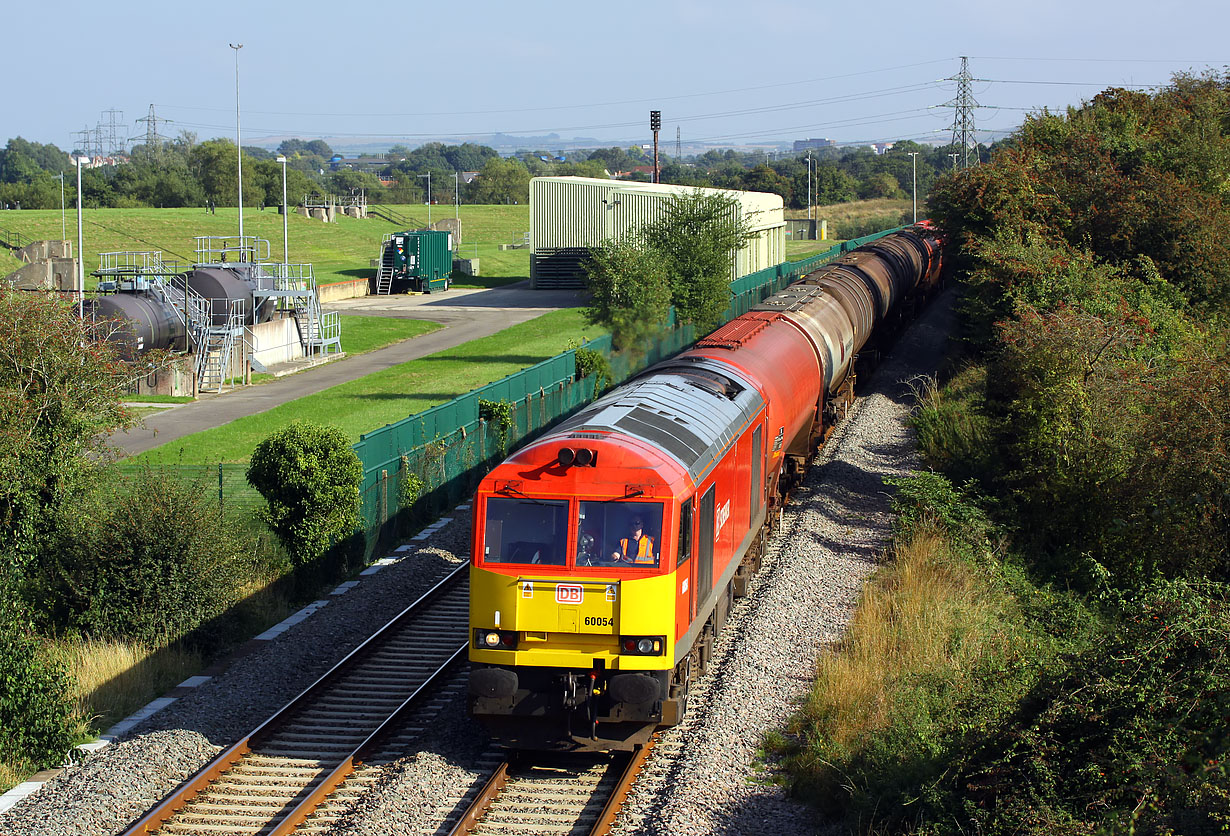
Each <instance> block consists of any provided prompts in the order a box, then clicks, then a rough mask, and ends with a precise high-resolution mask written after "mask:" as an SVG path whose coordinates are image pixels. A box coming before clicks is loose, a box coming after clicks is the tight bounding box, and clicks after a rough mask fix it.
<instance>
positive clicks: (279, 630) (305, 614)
mask: <svg viewBox="0 0 1230 836" xmlns="http://www.w3.org/2000/svg"><path fill="white" fill-rule="evenodd" d="M469 508H470V506H469V504H466V505H458V506H457V507H456V508H455V509H454V512H457V511H467V510H469ZM454 519H455V517H453V516H451V515H450V516H446V517H441V518H440V519H438V520H436V521H435V522H434V523H432V524H431V525H429V526H427V527H426V528H424V529H423V530H422V531H420V532H419V533H418V534H416V535H415V536H414V537H413V538H411V539H412V540H414V541H425V540H427V539H428V538H429V537H431V535H432V534H435V533H436V532H438V531H439V530H440V529H442V528H444V526H446V525H448V524H449V523H450V522H453V521H454ZM420 548H421V546H420V545H415V544H413V543H407V544H403V545H401V546H398V547H397V548H395V549H394V550H393V553H392V554H391V555H389V556H388V557H384V558H381V559H380V560H377V561H375V562H374V563H372V564H371V565H369V566H368V567H367V568H366V569H364V570H363V571H362V572H360V573H359V579H358V580H353V581H346V582H345V583H342V584H340V585H339V586H337V587H335V588H334V589H333V591H332V592H330V593H329V598H327V599H321V600H318V601H313V602H312V603H310V604H308V605H307V606H306V607H304V608H303V609H301V610H299V611H298V612H296V613H295V614H293V615H291V616H288V617H287V618H285V619H283V620H282V621H280V622H279V623H277V624H275V625H273V626H272V627H270V628H269V629H268V630H266V631H265V632H263V633H261V634H260V635H259V636H255V637H254V638H251V639H249V640H248V641H247V642H245V643H244V644H243V645H241V646H240V647H239V648H238V649H236V650H235V651H233V652H232V653H231V655H230V656H228V657H227V658H225V659H223V660H221V661H220V662H217V663H215V664H214V665H212V666H210V668H208V670H209V672H210V675H208V676H206V675H200V676H191V677H188V678H187V679H185V680H184V681H183V682H181V683H179V685H176V686H175V687H174V688H172V689H171V690H170V691H169V692H167V694H166V696H163V697H159V698H158V699H156V700H153V701H151V702H150V703H149V704H147V705H145V706H144V707H142V708H140V709H138V710H137V711H135V712H133V713H132V714H130V715H129V716H128V717H125V718H124V719H123V720H120V721H119V722H118V723H116V724H115V725H114V726H112V727H111V728H109V729H107V730H106V731H105V732H103V733H102V734H101V735H99V736H98V739H97V740H94V741H92V742H90V743H82V744H80V745H78V746H76V747H75V749H74V751H73V752H70V753H69V755H68V756H67V758H66V760H67V761H68V763H72V762H73V761H74V760H75V759H76V758H78V757H82V758H83V757H88V756H89V755H91V754H93V753H94V752H97V751H98V750H100V749H103V748H105V747H107V746H110V745H111V744H112V743H114V742H115V741H116V740H118V739H119V738H120V737H122V736H123V735H124V734H125V733H127V732H129V731H131V730H132V729H133V728H135V727H136V726H137V725H138V724H140V723H142V722H144V721H145V720H148V719H149V718H150V717H152V716H153V715H155V714H157V713H158V712H159V711H161V710H162V709H164V708H166V707H167V706H168V705H171V704H173V703H174V702H175V701H176V700H178V699H179V698H180V697H184V696H187V695H188V694H190V693H192V690H193V689H194V688H199V687H200V686H201V685H204V684H205V683H206V682H208V681H210V680H211V679H213V678H214V676H217V675H220V674H222V673H223V672H225V671H226V669H227V668H228V667H230V664H231V663H232V662H234V661H235V660H237V659H239V658H241V657H243V656H246V655H248V654H249V653H251V652H252V651H253V650H255V649H257V648H259V647H260V646H261V644H262V643H264V642H267V641H272V640H273V639H276V638H277V637H278V636H280V635H282V634H283V633H285V632H286V631H287V630H289V629H291V628H292V627H294V626H295V625H296V624H300V623H301V622H303V621H305V620H306V619H308V618H309V617H310V616H311V615H312V614H313V613H315V612H317V611H318V610H320V609H322V608H324V607H325V606H327V605H328V604H329V600H330V599H332V598H334V597H336V596H338V595H345V594H346V593H347V592H349V591H350V590H352V589H354V588H355V587H356V586H358V585H359V583H360V581H361V580H362V579H363V578H364V577H370V576H372V575H375V574H376V573H377V572H379V571H380V570H381V569H383V568H384V567H386V566H392V565H394V564H396V563H399V562H401V561H402V560H404V559H406V558H407V557H412V556H413V555H415V554H417V553H418V551H419V549H420ZM66 765H68V764H66ZM63 771H64V770H63V768H60V769H45V770H43V771H42V772H39V773H37V774H35V775H34V776H32V777H31V779H30V780H29V781H25V782H23V783H20V784H18V785H17V786H15V787H13V788H12V789H11V790H9V791H8V792H6V793H4V794H3V795H0V813H3V812H4V811H6V810H8V809H10V808H11V807H13V806H15V805H16V804H17V803H18V802H20V801H22V800H23V799H24V798H26V797H27V796H29V795H31V794H33V793H35V792H37V791H38V789H39V788H40V787H41V786H42V785H43V784H44V783H46V782H47V781H50V780H51V779H52V778H54V777H55V776H57V775H59V774H60V773H61V772H63Z"/></svg>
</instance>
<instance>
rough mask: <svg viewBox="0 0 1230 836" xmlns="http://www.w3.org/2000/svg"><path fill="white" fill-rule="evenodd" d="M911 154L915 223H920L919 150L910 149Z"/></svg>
mask: <svg viewBox="0 0 1230 836" xmlns="http://www.w3.org/2000/svg"><path fill="white" fill-rule="evenodd" d="M909 154H910V162H911V164H912V165H911V168H912V170H913V177H914V190H913V191H914V223H918V152H917V151H910V152H909Z"/></svg>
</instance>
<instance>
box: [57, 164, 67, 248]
mask: <svg viewBox="0 0 1230 836" xmlns="http://www.w3.org/2000/svg"><path fill="white" fill-rule="evenodd" d="M59 178H60V240H62V241H67V240H68V223H67V222H66V221H65V220H64V172H63V171H61V172H60V174H59Z"/></svg>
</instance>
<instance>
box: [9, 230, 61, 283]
mask: <svg viewBox="0 0 1230 836" xmlns="http://www.w3.org/2000/svg"><path fill="white" fill-rule="evenodd" d="M13 255H15V256H16V257H17V258H19V259H21V260H22V261H24V262H25V266H23V267H19V268H18V269H17V270H14V271H13V272H12V273H9V274H8V275H7V276H5V281H7V282H8V283H9V284H10V285H12V286H13V287H15V288H17V289H18V290H66V291H72V290H76V289H77V260H76V259H75V258H73V245H72V243H71V242H69V241H33V242H31V243H29V244H27V245H26V246H24V247H21V248H20V249H17V250H14V251H13Z"/></svg>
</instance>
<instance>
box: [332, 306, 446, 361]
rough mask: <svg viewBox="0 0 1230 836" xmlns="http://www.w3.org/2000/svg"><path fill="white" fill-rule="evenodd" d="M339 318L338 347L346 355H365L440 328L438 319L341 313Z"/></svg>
mask: <svg viewBox="0 0 1230 836" xmlns="http://www.w3.org/2000/svg"><path fill="white" fill-rule="evenodd" d="M339 320H340V321H341V323H342V350H343V351H345V352H346V353H347V354H366V353H367V352H369V351H375V350H376V349H378V348H384V347H385V346H389V345H392V344H393V343H399V342H401V341H402V340H408V339H410V338H411V337H417V336H420V335H422V334H430V333H431V332H432V331H437V330H439V329H440V328H443V327H444V326H443V325H441V324H440V323H438V322H428V321H426V320H422V319H389V318H386V317H381V316H346V315H342V316H340V317H339Z"/></svg>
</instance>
